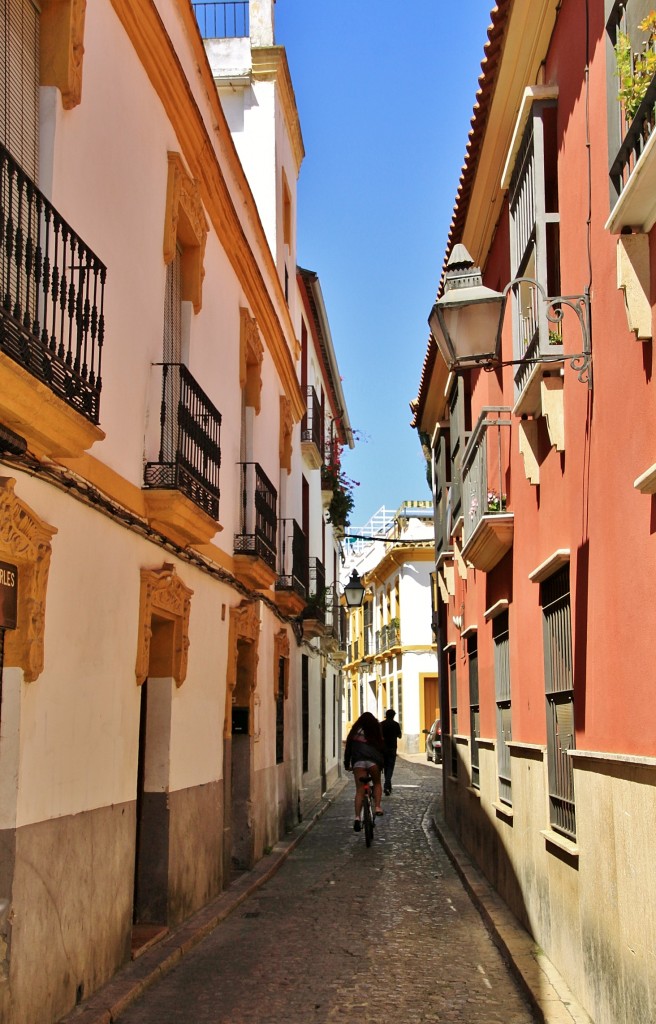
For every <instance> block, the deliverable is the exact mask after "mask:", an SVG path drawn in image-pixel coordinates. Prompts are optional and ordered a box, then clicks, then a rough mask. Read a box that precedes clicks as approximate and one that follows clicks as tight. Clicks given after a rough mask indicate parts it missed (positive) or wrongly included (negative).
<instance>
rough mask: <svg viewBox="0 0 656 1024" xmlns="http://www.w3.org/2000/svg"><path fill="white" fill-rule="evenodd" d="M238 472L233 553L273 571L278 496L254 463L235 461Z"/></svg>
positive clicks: (257, 464)
mask: <svg viewBox="0 0 656 1024" xmlns="http://www.w3.org/2000/svg"><path fill="white" fill-rule="evenodd" d="M238 466H240V473H241V487H240V496H241V498H240V510H239V525H240V530H239V533H237V534H236V535H235V554H246V555H256V556H257V557H258V558H261V559H262V560H263V561H264V562H266V564H267V565H268V566H269V567H270V568H271V569H273V571H274V572H275V569H276V533H277V525H278V520H277V516H276V506H277V501H278V493H277V491H276V489H275V487H274V486H273V484H272V483H271V481H270V480H269V478H268V477H267V475H266V473H265V472H264V470H263V469H262V467H261V466H260V464H259V463H257V462H239V463H238Z"/></svg>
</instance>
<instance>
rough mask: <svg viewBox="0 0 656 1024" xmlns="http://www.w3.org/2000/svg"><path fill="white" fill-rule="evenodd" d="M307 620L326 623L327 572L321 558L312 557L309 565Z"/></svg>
mask: <svg viewBox="0 0 656 1024" xmlns="http://www.w3.org/2000/svg"><path fill="white" fill-rule="evenodd" d="M306 618H313V619H316V620H317V621H318V622H322V623H323V622H325V621H326V570H325V568H324V565H323V562H322V561H321V559H320V558H317V557H316V556H314V555H313V556H312V557H311V558H310V559H309V563H308V608H307V609H306Z"/></svg>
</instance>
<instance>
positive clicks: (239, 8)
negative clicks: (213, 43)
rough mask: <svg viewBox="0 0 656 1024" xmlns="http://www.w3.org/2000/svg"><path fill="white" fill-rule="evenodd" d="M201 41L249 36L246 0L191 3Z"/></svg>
mask: <svg viewBox="0 0 656 1024" xmlns="http://www.w3.org/2000/svg"><path fill="white" fill-rule="evenodd" d="M192 7H193V9H194V14H195V15H196V21H197V22H198V28H199V29H200V34H201V36H202V37H203V39H243V38H247V37H248V36H249V35H250V24H249V9H248V2H247V0H241V2H233V0H215V2H208V3H196V2H195V0H194V2H193V3H192Z"/></svg>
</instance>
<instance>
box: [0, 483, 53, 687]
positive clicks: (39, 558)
mask: <svg viewBox="0 0 656 1024" xmlns="http://www.w3.org/2000/svg"><path fill="white" fill-rule="evenodd" d="M15 486H16V480H15V479H14V478H13V477H0V557H1V558H2V559H3V560H4V559H6V560H7V561H9V562H12V563H15V564H16V565H17V567H18V612H17V627H16V629H7V630H6V631H5V652H4V665H5V668H14V667H16V668H20V669H22V670H23V677H24V679H25V682H27V683H33V682H34V680H35V679H38V677H39V676H40V675H41V673H42V671H43V668H44V662H45V648H44V633H45V623H46V592H47V589H48V573H49V571H50V556H51V554H52V544H51V541H52V538H53V536H54V535H55V534H56V533H57V529H56V528H55V527H54V526H50V525H49V524H48V523H46V522H45V521H44V520H43V519H41V517H40V516H38V515H37V514H36V512H34V511H33V510H32V509H31V508H30V507H29V505H26V504H25V502H23V501H21V500H20V498H17V497H16V495H15V494H14V488H15Z"/></svg>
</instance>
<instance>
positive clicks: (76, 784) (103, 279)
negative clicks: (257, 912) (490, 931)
mask: <svg viewBox="0 0 656 1024" xmlns="http://www.w3.org/2000/svg"><path fill="white" fill-rule="evenodd" d="M206 6H207V5H206ZM227 6H230V5H227ZM232 6H235V7H237V6H241V5H232ZM5 22H6V25H5V29H6V31H5V33H4V36H3V38H4V42H3V44H2V45H3V46H4V47H5V52H4V54H3V58H4V61H5V64H6V66H7V68H8V71H9V81H10V82H11V83H12V88H11V89H10V92H9V97H8V100H7V103H8V106H5V107H4V109H8V117H7V118H6V119H5V120H4V121H3V123H2V125H1V127H0V132H1V134H0V143H1V148H0V157H1V168H0V176H1V180H0V187H1V190H2V195H3V197H4V198H3V207H2V209H3V214H2V216H3V223H2V232H1V235H2V241H1V242H0V270H1V272H2V279H3V286H4V287H5V288H6V290H7V291H8V293H9V299H10V302H9V304H8V307H7V306H5V307H3V309H2V311H1V312H0V461H1V462H2V471H1V473H0V598H1V601H0V609H1V616H2V617H1V618H0V625H1V626H2V628H0V637H2V639H3V640H4V659H3V665H2V674H1V677H0V678H1V681H2V702H1V706H0V709H1V723H0V851H1V852H0V1018H1V1019H3V1020H11V1021H12V1024H34V1022H35V1021H37V1020H38V1021H39V1022H43V1024H48V1022H50V1021H54V1020H56V1019H57V1018H58V1017H60V1016H61V1015H62V1014H64V1013H65V1012H66V1011H67V1010H69V1009H70V1008H71V1007H72V1006H73V1005H74V1004H75V1003H76V1002H77V1003H79V1002H81V1001H83V1000H84V998H85V997H86V996H88V995H89V994H90V993H91V992H92V991H94V990H95V989H97V988H98V987H99V986H101V985H102V984H103V983H104V982H105V981H107V980H108V979H109V978H110V977H111V976H112V974H113V973H114V972H115V971H116V970H117V969H118V968H119V967H120V966H121V965H122V964H124V963H125V962H126V960H128V959H129V957H130V954H131V949H136V948H138V947H139V946H140V945H141V944H142V943H143V942H144V941H146V940H148V939H150V938H152V937H153V936H157V935H159V934H164V933H165V931H166V930H167V929H170V928H171V927H173V926H175V925H176V924H178V923H179V922H181V921H182V920H184V919H185V918H186V917H188V916H189V915H190V914H191V913H193V912H194V911H195V910H197V909H198V908H200V907H201V906H203V905H204V904H205V903H207V902H208V901H209V900H210V899H212V897H214V896H215V895H217V894H218V893H219V892H220V891H221V889H222V888H224V887H225V886H226V885H228V884H229V882H230V880H231V877H232V872H233V869H235V868H236V869H243V868H248V867H250V866H251V865H252V864H253V863H254V862H255V861H256V860H257V859H258V858H259V857H261V856H262V853H263V851H264V850H265V848H267V847H269V846H271V845H273V844H274V843H275V842H276V841H277V839H278V838H279V837H280V836H281V834H283V832H284V830H285V829H286V828H289V827H290V826H292V825H293V824H294V823H295V822H296V821H298V819H299V816H302V815H303V814H304V813H305V810H306V808H307V807H308V806H309V805H310V804H311V802H312V800H313V799H316V797H317V796H318V795H319V793H320V791H321V789H322V788H323V783H324V782H329V780H330V779H331V778H332V777H334V775H335V774H336V770H337V769H336V766H337V763H338V758H337V754H336V751H337V744H336V743H335V742H333V741H332V735H333V732H335V733H336V732H337V730H338V716H337V714H336V706H337V701H336V700H333V699H331V694H332V693H333V690H334V688H335V686H336V680H338V679H339V675H338V674H339V666H340V661H339V655H338V652H337V648H336V645H334V649H333V648H332V647H330V646H328V647H326V641H325V638H324V639H323V640H319V639H317V638H314V637H311V636H310V631H309V630H307V629H305V630H304V625H303V618H302V616H303V612H304V609H305V608H306V604H307V601H308V597H309V594H311V588H312V582H311V579H310V574H309V572H308V564H307V563H308V554H309V555H312V554H314V555H315V556H316V557H319V556H323V558H324V561H325V566H326V573H325V585H326V587H331V586H333V585H334V578H333V574H334V566H335V558H334V554H333V552H334V550H335V544H336V541H335V539H334V537H333V533H332V529H331V527H330V526H329V525H326V524H325V522H324V517H323V510H322V508H321V500H320V487H321V483H320V465H321V455H322V453H321V452H319V453H318V456H317V460H316V461H317V462H318V464H317V465H316V466H312V465H310V464H309V463H308V456H307V454H305V453H304V451H303V442H302V424H303V422H304V417H307V410H308V407H307V385H308V384H309V383H310V382H312V383H313V385H314V386H315V388H316V387H317V386H318V383H317V382H315V380H314V378H312V380H310V377H308V378H307V380H303V377H302V364H303V357H302V347H303V346H302V336H303V331H304V330H305V331H306V332H307V331H309V330H310V324H309V322H308V323H306V326H305V328H304V327H303V324H304V317H306V315H305V314H304V313H303V308H304V307H303V306H302V300H301V293H300V291H299V286H298V281H297V273H296V251H295V225H296V180H297V177H298V173H299V168H300V164H301V160H302V158H303V144H302V138H301V133H300V127H299V124H298V116H297V113H296V107H295V103H294V96H293V90H292V88H291V82H290V77H289V70H288V68H287V64H286V59H285V55H284V51H283V50H282V49H281V48H279V47H276V46H275V45H274V43H273V8H272V3H271V2H270V0H269V2H267V0H251V3H250V24H251V26H252V32H251V33H250V34H249V32H248V26H246V27H245V28H244V29H243V30H242V31H243V32H244V34H243V35H241V36H240V37H239V43H238V45H239V46H240V47H241V50H242V52H243V54H244V55H245V56H247V57H248V55H250V56H249V57H248V60H247V62H246V66H242V67H240V82H239V83H237V82H236V81H233V82H232V84H230V83H229V82H228V80H227V78H226V79H225V80H223V81H219V82H218V85H219V86H220V88H217V80H216V79H217V77H218V78H219V79H220V76H217V69H216V68H215V67H213V66H212V65H211V63H210V61H209V60H208V59H207V58H206V53H205V47H204V44H203V39H202V38H201V33H200V32H199V25H198V24H197V22H196V19H195V16H194V10H193V7H192V5H190V4H189V3H187V2H186V0H157V3H150V2H146V0H130V2H128V0H94V2H93V3H90V4H85V3H84V2H83V0H68V2H63V3H62V2H55V0H41V3H40V4H36V3H34V2H33V0H15V2H13V3H12V4H11V5H9V6H8V8H7V10H6V11H5ZM204 29H205V31H204V33H203V34H206V33H207V26H204ZM223 31H226V32H227V30H226V29H224V30H223ZM223 42H224V45H225V46H226V47H228V48H229V46H230V45H232V43H226V41H225V40H224V41H223ZM215 43H216V45H217V46H218V45H219V41H218V40H215ZM208 46H210V44H209V43H208ZM249 61H250V63H249ZM117 69H120V73H117ZM19 84H20V88H18V85H19ZM228 88H229V89H230V90H231V92H230V99H229V100H228V99H227V98H226V96H227V94H226V89H228ZM237 88H239V89H241V90H242V94H243V101H244V111H246V109H247V108H248V109H250V110H252V111H253V110H255V109H256V108H257V110H258V112H259V116H258V118H253V119H252V118H247V117H245V120H244V125H243V132H242V133H241V135H240V132H239V126H238V125H236V124H235V123H234V120H233V116H234V109H233V108H234V105H235V102H236V99H235V97H236V95H237V93H236V91H234V90H237ZM224 105H225V110H224ZM0 106H1V105H0ZM258 136H259V138H258ZM255 152H258V153H259V154H260V160H259V170H258V171H257V173H256V172H255V168H254V164H253V160H252V159H251V158H250V157H249V153H250V155H251V157H252V155H253V154H254V153H255ZM324 314H325V311H324ZM306 319H307V317H306ZM322 331H323V334H324V335H326V336H327V337H328V339H329V337H330V336H329V330H328V328H327V319H326V318H325V315H324V323H323V325H322ZM333 360H334V352H333ZM335 366H336V364H335ZM312 372H314V371H312ZM333 378H334V379H333ZM338 382H339V375H338V373H337V374H336V375H335V367H334V366H333V367H331V368H330V369H326V370H325V371H323V377H322V378H321V382H320V389H321V393H322V394H323V393H324V392H325V393H326V394H327V395H329V396H330V401H328V402H327V403H326V405H325V420H326V422H328V423H332V420H333V419H335V418H337V415H338V410H337V408H336V405H337V402H338V400H339V401H341V400H342V399H343V396H341V390H340V389H339V385H338ZM331 389H332V391H331ZM335 396H336V397H335ZM340 396H341V397H340ZM342 405H343V402H342ZM339 416H340V417H341V419H340V426H339V430H340V431H341V433H340V435H339V436H340V439H341V440H340V443H346V444H348V443H352V441H351V438H350V432H349V428H348V417H347V416H346V414H345V412H344V409H343V408H341V409H340V410H339ZM304 480H305V484H306V485H307V489H308V491H309V492H310V500H309V501H308V502H307V504H306V506H304V497H303V494H304V489H305V485H304ZM304 507H307V514H306V515H304ZM308 540H309V547H308ZM322 644H323V647H321V645H322ZM313 673H314V674H316V675H318V676H320V677H321V678H322V679H325V689H326V697H325V701H324V704H323V706H320V705H319V700H320V698H319V696H318V694H320V693H321V688H320V687H316V686H315V685H314V684H313V683H312V674H313ZM337 685H339V684H338V683H337ZM322 725H323V731H321V726H322ZM328 737H330V739H329V738H328ZM306 748H307V749H306ZM306 765H307V768H306ZM322 773H323V778H322ZM37 965H38V968H37Z"/></svg>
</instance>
